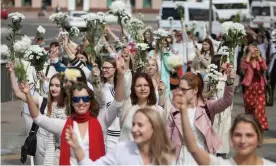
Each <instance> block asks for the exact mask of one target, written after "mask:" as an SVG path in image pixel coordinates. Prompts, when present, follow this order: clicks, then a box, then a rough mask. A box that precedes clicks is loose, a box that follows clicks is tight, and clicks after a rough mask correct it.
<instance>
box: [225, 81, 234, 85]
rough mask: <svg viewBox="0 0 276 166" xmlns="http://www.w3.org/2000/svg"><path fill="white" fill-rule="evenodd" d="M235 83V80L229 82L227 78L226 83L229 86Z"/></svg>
mask: <svg viewBox="0 0 276 166" xmlns="http://www.w3.org/2000/svg"><path fill="white" fill-rule="evenodd" d="M233 84H234V81H233V82H231V83H229V81H228V80H226V85H227V86H232V85H233Z"/></svg>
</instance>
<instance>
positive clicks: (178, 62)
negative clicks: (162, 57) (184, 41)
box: [167, 54, 183, 69]
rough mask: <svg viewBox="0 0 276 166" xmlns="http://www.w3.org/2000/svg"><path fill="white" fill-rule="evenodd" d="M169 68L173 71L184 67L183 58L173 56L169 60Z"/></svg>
mask: <svg viewBox="0 0 276 166" xmlns="http://www.w3.org/2000/svg"><path fill="white" fill-rule="evenodd" d="M167 62H168V66H169V67H170V68H171V69H177V68H179V67H180V66H182V65H183V58H182V57H181V56H180V55H175V54H173V55H171V56H168V58H167Z"/></svg>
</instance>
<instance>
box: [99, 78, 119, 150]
mask: <svg viewBox="0 0 276 166" xmlns="http://www.w3.org/2000/svg"><path fill="white" fill-rule="evenodd" d="M102 93H103V95H104V98H105V109H103V110H102V111H105V110H106V109H107V108H108V107H109V106H110V104H111V103H112V102H113V100H114V97H115V90H114V86H113V85H111V84H109V83H105V84H104V85H103V89H102ZM120 133H121V129H120V120H119V117H118V116H117V117H116V118H115V120H114V121H113V123H112V124H111V126H110V127H109V128H108V130H107V133H106V138H105V146H106V150H107V151H109V150H111V149H112V148H113V147H115V145H116V144H117V143H118V142H119V138H120Z"/></svg>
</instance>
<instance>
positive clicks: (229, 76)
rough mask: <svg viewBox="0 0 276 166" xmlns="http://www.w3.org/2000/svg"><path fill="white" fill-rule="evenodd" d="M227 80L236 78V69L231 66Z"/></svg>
mask: <svg viewBox="0 0 276 166" xmlns="http://www.w3.org/2000/svg"><path fill="white" fill-rule="evenodd" d="M226 73H227V82H228V83H229V81H230V80H234V79H235V78H236V75H237V74H236V71H235V70H234V69H233V68H232V67H230V68H229V69H228V70H227V71H226Z"/></svg>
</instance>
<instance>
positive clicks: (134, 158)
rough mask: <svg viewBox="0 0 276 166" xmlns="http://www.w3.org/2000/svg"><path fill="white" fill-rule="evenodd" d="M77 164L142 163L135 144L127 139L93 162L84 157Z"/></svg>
mask: <svg viewBox="0 0 276 166" xmlns="http://www.w3.org/2000/svg"><path fill="white" fill-rule="evenodd" d="M173 163H174V160H173V159H172V164H173ZM79 165H144V163H143V159H142V156H141V154H140V152H139V150H138V146H137V144H136V143H135V142H131V141H128V142H120V143H119V144H117V146H116V147H115V148H114V149H112V151H110V152H109V153H107V154H106V155H105V156H103V157H101V158H100V159H98V160H96V161H94V162H93V161H92V160H91V159H90V158H87V157H86V158H85V159H84V160H82V161H80V162H79Z"/></svg>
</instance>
